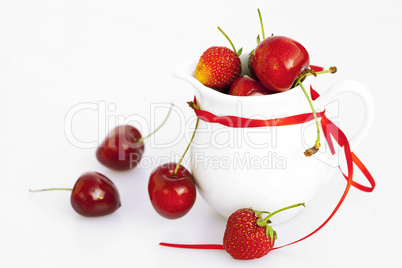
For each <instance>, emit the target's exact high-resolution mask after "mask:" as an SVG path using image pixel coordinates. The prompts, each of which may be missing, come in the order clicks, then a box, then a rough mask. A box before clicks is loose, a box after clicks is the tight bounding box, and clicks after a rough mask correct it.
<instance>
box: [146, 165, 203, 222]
mask: <svg viewBox="0 0 402 268" xmlns="http://www.w3.org/2000/svg"><path fill="white" fill-rule="evenodd" d="M176 165H177V164H176V163H173V162H170V163H166V164H163V165H161V166H158V167H157V168H156V169H155V170H154V171H153V172H152V173H151V175H150V177H149V182H148V193H149V198H150V200H151V204H152V206H153V207H154V209H155V210H156V212H158V214H159V215H161V216H163V217H165V218H167V219H178V218H180V217H183V216H184V215H186V214H187V213H188V212H189V211H190V209H191V208H192V207H193V205H194V203H195V199H196V196H197V191H196V187H195V183H194V179H193V176H192V175H191V173H190V172H189V171H188V170H187V169H186V168H185V167H183V166H180V167H179V169H178V171H177V176H176V177H172V174H173V172H174V170H175V168H176Z"/></svg>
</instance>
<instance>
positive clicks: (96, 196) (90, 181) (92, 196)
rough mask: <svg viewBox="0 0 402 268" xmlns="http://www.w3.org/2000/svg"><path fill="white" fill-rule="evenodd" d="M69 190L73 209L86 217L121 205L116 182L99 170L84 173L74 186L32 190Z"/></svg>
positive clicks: (105, 213)
mask: <svg viewBox="0 0 402 268" xmlns="http://www.w3.org/2000/svg"><path fill="white" fill-rule="evenodd" d="M53 190H67V191H71V198H70V203H71V206H72V207H73V209H74V210H75V211H76V212H77V213H78V214H80V215H82V216H86V217H98V216H104V215H108V214H111V213H113V212H115V211H116V210H117V209H118V208H119V207H120V206H121V202H120V195H119V191H118V190H117V188H116V186H115V185H114V183H113V182H112V181H111V180H110V179H108V178H107V177H106V176H105V175H102V174H100V173H98V172H87V173H84V174H82V175H81V176H80V177H79V178H78V180H77V181H76V183H75V185H74V188H72V189H71V188H48V189H40V190H30V191H31V192H42V191H53Z"/></svg>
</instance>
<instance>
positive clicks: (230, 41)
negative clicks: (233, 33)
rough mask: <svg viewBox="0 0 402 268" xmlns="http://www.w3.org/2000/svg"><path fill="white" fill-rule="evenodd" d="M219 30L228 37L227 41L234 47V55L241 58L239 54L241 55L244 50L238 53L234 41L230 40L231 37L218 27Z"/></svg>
mask: <svg viewBox="0 0 402 268" xmlns="http://www.w3.org/2000/svg"><path fill="white" fill-rule="evenodd" d="M218 30H219V31H220V32H221V33H222V34H223V35H224V36H225V37H226V39H227V40H228V41H229V43H230V44H231V45H232V48H233V51H234V53H236V54H237V55H238V56H240V55H239V53H241V50H242V49H240V51H239V52H237V50H236V48H235V46H234V45H233V42H232V40H230V38H229V36H227V35H226V33H225V32H224V31H223V30H222V29H221V28H220V27H219V26H218Z"/></svg>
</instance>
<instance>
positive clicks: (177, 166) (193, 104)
mask: <svg viewBox="0 0 402 268" xmlns="http://www.w3.org/2000/svg"><path fill="white" fill-rule="evenodd" d="M192 107H193V108H194V109H198V106H197V104H195V103H192ZM199 122H200V119H199V118H197V121H196V123H195V127H194V132H193V135H192V136H191V139H190V142H189V143H188V145H187V148H186V150H185V151H184V153H183V155H182V157H181V159H180V161H179V163H177V165H176V168H175V169H174V172H173V174H172V176H171V177H176V176H177V171H178V170H179V167H180V164H181V162H182V161H183V159H184V156H185V155H186V153H187V151H188V149H189V148H190V145H191V143H192V142H193V139H194V136H195V133H196V131H197V128H198V123H199Z"/></svg>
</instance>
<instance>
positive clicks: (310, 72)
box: [295, 67, 337, 156]
mask: <svg viewBox="0 0 402 268" xmlns="http://www.w3.org/2000/svg"><path fill="white" fill-rule="evenodd" d="M336 71H337V69H336V67H330V68H329V69H328V70H324V71H320V72H315V71H313V70H311V69H307V70H306V71H305V72H303V73H302V74H301V75H300V76H299V78H298V79H297V81H296V84H295V85H296V86H297V85H300V88H301V89H302V90H303V93H304V95H305V96H306V98H307V100H308V103H309V105H310V108H311V110H312V111H313V115H314V120H315V124H316V126H317V139H316V141H315V144H314V146H313V147H311V148H309V149H307V150H306V151H305V152H304V155H305V156H312V155H313V154H315V153H316V152H318V150H319V149H320V147H321V143H320V125H319V123H318V118H317V114H316V112H315V109H314V105H313V102H312V100H311V98H310V96H309V94H308V93H307V91H306V89H305V88H304V86H303V84H302V82H301V81H302V79H303V78H305V77H306V76H310V75H314V76H317V75H318V74H326V73H331V74H334V73H336Z"/></svg>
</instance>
